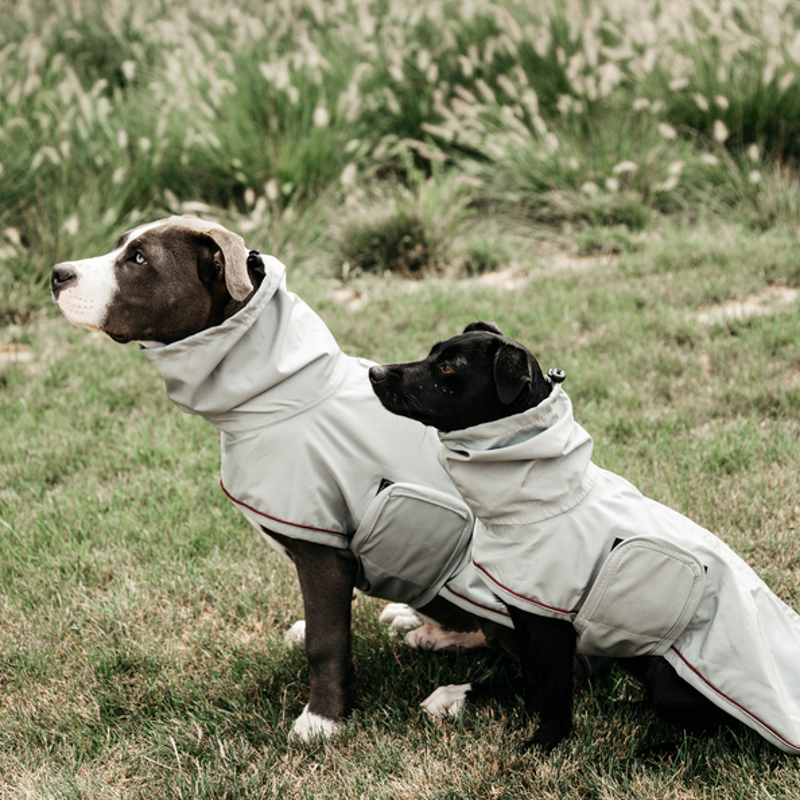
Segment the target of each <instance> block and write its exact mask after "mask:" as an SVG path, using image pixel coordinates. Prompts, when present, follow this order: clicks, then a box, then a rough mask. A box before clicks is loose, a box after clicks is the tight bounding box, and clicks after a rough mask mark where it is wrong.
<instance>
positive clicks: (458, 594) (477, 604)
mask: <svg viewBox="0 0 800 800" xmlns="http://www.w3.org/2000/svg"><path fill="white" fill-rule="evenodd" d="M444 588H445V589H447V591H448V592H450V594H454V595H455V596H456V597H460V598H461V599H462V600H464V601H465V602H467V603H469V604H470V605H473V606H477V607H478V608H483V609H485V610H486V611H493V612H494V613H495V614H502V616H504V617H510V616H511V614H509V613H508V612H507V611H501V610H500V609H499V608H492V607H491V606H485V605H484V604H483V603H476V602H475V601H474V600H473V599H472V598H470V597H465V596H464V595H463V594H460V593H459V592H457V591H455V589H451V588H450V587H449V586H448V585H447V584H445V585H444Z"/></svg>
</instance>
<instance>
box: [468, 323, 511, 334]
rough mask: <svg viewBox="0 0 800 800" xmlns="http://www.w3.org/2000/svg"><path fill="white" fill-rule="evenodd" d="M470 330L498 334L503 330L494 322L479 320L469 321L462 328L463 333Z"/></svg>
mask: <svg viewBox="0 0 800 800" xmlns="http://www.w3.org/2000/svg"><path fill="white" fill-rule="evenodd" d="M470 331H488V332H489V333H497V334H499V335H500V336H502V335H503V332H502V331H501V330H500V328H498V327H497V325H495V324H494V322H481V321H480V320H478V321H477V322H470V324H469V325H467V327H466V328H464V333H469V332H470Z"/></svg>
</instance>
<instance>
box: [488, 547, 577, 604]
mask: <svg viewBox="0 0 800 800" xmlns="http://www.w3.org/2000/svg"><path fill="white" fill-rule="evenodd" d="M472 563H473V565H474V566H475V568H476V569H479V570H480V571H481V572H482V573H483V574H484V575H485V576H486V577H487V578H488V579H489V580H490V581H492V583H494V584H495V585H496V586H499V587H500V588H501V589H502V590H503V591H504V592H508V593H509V594H513V595H514V597H519V599H520V600H524V601H525V602H526V603H533V604H534V605H536V606H539V607H540V608H546V609H547V610H548V611H557V612H558V613H559V614H575V613H576V612H577V609H574V610H573V611H565V610H564V609H563V608H557V607H556V606H548V605H547V603H540V602H539V601H538V600H534V599H533V598H532V597H526V596H525V595H524V594H519V592H515V591H514V590H513V589H509V588H508V586H503V584H502V583H500V581H498V580H497V579H496V578H495V577H494V576H493V575H490V574H489V573H488V572H487V571H486V570H485V569H484V568H483V567H482V566H481V565H480V564H477V563H476V562H475V559H473V560H472Z"/></svg>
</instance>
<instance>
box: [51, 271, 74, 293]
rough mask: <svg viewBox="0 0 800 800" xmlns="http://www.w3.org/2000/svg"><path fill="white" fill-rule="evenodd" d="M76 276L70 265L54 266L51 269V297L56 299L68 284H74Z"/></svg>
mask: <svg viewBox="0 0 800 800" xmlns="http://www.w3.org/2000/svg"><path fill="white" fill-rule="evenodd" d="M76 280H78V276H77V275H76V273H75V270H74V269H73V268H72V265H71V264H67V263H64V264H56V265H55V266H54V267H53V274H52V276H51V278H50V287H51V288H52V290H53V297H58V294H59V292H60V291H61V290H62V289H66V288H67V286H69V285H70V284H73V283H75V281H76Z"/></svg>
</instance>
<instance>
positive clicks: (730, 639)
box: [440, 386, 800, 753]
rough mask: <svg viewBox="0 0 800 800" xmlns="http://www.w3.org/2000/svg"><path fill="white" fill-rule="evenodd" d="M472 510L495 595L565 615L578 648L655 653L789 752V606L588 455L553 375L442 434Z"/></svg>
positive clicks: (798, 693)
mask: <svg viewBox="0 0 800 800" xmlns="http://www.w3.org/2000/svg"><path fill="white" fill-rule="evenodd" d="M440 438H441V441H442V443H443V444H444V446H445V447H444V449H443V450H442V451H441V453H440V459H441V460H442V463H443V464H444V465H445V466H446V468H447V470H448V472H449V473H450V476H451V477H452V478H453V480H454V482H455V484H456V486H458V488H459V489H460V491H461V492H462V494H463V496H464V497H465V499H466V500H467V503H468V504H469V505H470V507H471V508H472V509H473V511H474V512H475V514H476V516H477V517H478V522H477V523H476V526H475V533H474V537H473V542H474V543H473V561H474V563H475V565H476V567H477V568H478V570H479V572H480V574H481V576H482V577H483V579H484V580H485V581H486V583H487V585H488V586H489V587H491V589H492V591H493V592H495V593H496V594H497V595H498V596H499V597H501V598H502V599H503V600H504V601H505V602H507V603H509V604H512V605H516V606H517V607H519V608H522V609H524V610H526V611H531V612H533V613H536V614H542V615H546V616H551V617H556V618H560V619H566V620H569V621H571V622H573V623H574V624H575V627H576V632H577V633H578V652H579V653H589V654H610V655H637V654H642V653H652V654H663V655H664V657H665V658H666V659H667V660H668V661H669V662H670V663H671V664H672V665H673V666H674V667H675V669H676V670H677V671H678V673H679V674H680V675H681V676H682V677H683V678H684V679H685V680H686V681H687V682H688V683H690V684H691V685H692V686H694V687H695V688H696V689H698V690H699V691H700V692H701V693H702V694H704V695H705V696H706V697H708V698H709V699H710V700H712V702H714V703H716V704H717V705H718V706H720V707H722V708H724V709H725V710H726V711H727V712H728V713H730V714H731V715H732V716H733V717H735V718H737V719H739V720H741V721H742V722H744V723H745V724H747V725H750V726H751V727H753V728H754V729H756V730H757V731H758V732H759V733H761V735H763V736H764V737H765V738H766V739H768V740H769V741H771V742H772V743H773V744H775V745H776V746H778V747H779V748H781V749H782V750H784V751H786V752H790V753H800V689H798V681H797V665H798V664H799V663H800V616H798V615H797V614H796V613H795V612H794V611H793V610H792V609H790V608H789V607H788V606H787V605H785V604H784V603H783V602H782V601H781V600H780V599H779V598H778V597H777V596H776V595H774V594H773V593H772V592H771V591H770V590H769V589H768V587H767V586H766V585H765V584H764V582H763V581H761V579H760V578H759V577H758V576H757V575H756V574H755V573H754V572H753V570H752V569H750V567H748V566H747V564H745V562H744V561H742V559H741V558H739V557H738V556H737V555H736V554H735V553H734V552H733V551H732V550H731V549H730V548H729V547H727V546H726V545H725V544H724V543H723V542H722V541H721V540H720V539H718V538H717V537H716V536H714V535H713V534H711V533H710V532H709V531H707V530H705V529H704V528H702V527H700V526H699V525H697V524H695V523H694V522H692V521H691V520H689V519H687V518H686V517H684V516H682V515H681V514H678V513H677V512H675V511H672V510H671V509H669V508H667V507H665V506H663V505H661V504H659V503H656V502H655V501H653V500H650V499H648V498H646V497H644V496H642V494H641V493H640V492H639V491H638V490H637V489H636V488H635V487H633V486H632V485H631V484H630V483H628V482H627V481H625V480H624V479H623V478H620V477H619V476H617V475H614V474H613V473H611V472H608V471H606V470H602V469H599V468H598V467H597V466H596V465H594V464H593V463H591V453H592V447H593V445H592V440H591V437H590V436H589V434H588V433H587V432H586V431H585V430H584V429H583V428H582V427H581V426H580V425H578V424H577V423H576V422H575V420H574V418H573V414H572V404H571V402H570V400H569V397H568V396H567V394H566V393H565V392H564V390H563V389H562V387H561V386H556V387H555V388H554V390H553V393H552V394H551V396H550V397H549V398H548V399H547V400H545V401H544V402H543V403H541V404H540V405H539V406H537V407H536V408H533V409H530V410H529V411H526V412H524V413H523V414H518V415H516V416H513V417H509V418H506V419H503V420H498V421H496V422H491V423H487V424H485V425H479V426H475V427H474V428H470V429H467V430H464V431H455V432H452V433H447V434H444V433H443V434H440Z"/></svg>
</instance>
